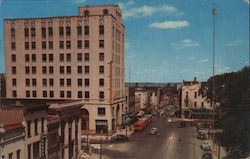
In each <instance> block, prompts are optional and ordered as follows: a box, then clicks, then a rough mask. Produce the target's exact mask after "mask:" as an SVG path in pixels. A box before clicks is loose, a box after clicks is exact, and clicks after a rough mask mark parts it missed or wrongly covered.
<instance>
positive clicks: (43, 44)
mask: <svg viewBox="0 0 250 159" xmlns="http://www.w3.org/2000/svg"><path fill="white" fill-rule="evenodd" d="M42 49H43V50H46V41H42Z"/></svg>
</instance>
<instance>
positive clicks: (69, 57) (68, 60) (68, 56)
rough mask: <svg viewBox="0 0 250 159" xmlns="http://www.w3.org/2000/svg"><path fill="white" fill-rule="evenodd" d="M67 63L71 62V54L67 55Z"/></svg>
mask: <svg viewBox="0 0 250 159" xmlns="http://www.w3.org/2000/svg"><path fill="white" fill-rule="evenodd" d="M66 61H67V62H70V61H71V54H70V53H68V54H66Z"/></svg>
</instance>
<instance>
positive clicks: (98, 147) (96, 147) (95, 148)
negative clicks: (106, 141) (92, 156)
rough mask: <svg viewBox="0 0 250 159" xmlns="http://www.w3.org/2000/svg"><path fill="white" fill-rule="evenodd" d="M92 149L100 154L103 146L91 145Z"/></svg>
mask: <svg viewBox="0 0 250 159" xmlns="http://www.w3.org/2000/svg"><path fill="white" fill-rule="evenodd" d="M90 146H91V149H92V151H93V152H95V153H100V151H101V145H100V144H91V145H90Z"/></svg>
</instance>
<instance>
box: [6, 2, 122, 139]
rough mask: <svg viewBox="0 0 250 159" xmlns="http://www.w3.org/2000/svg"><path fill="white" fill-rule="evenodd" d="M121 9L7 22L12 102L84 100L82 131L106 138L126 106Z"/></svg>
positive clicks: (102, 8)
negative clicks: (93, 131)
mask: <svg viewBox="0 0 250 159" xmlns="http://www.w3.org/2000/svg"><path fill="white" fill-rule="evenodd" d="M121 15H122V14H121V11H120V9H119V6H118V5H108V6H93V7H92V6H84V7H79V9H78V15H77V16H62V17H47V18H21V19H5V20H4V33H5V39H4V41H5V44H4V46H5V54H6V56H5V57H6V58H5V63H6V85H7V87H6V88H7V90H6V93H7V98H12V99H45V100H48V99H49V100H52V101H53V100H79V99H81V100H83V103H84V105H83V107H82V114H83V117H82V129H83V130H95V132H96V133H105V134H106V133H107V130H109V132H110V131H111V130H114V129H115V127H116V126H117V125H120V124H121V122H122V121H121V116H122V110H123V107H124V93H125V85H124V72H125V71H124V63H125V62H124V56H125V55H124V42H125V37H124V31H125V27H124V25H123V24H122V16H121Z"/></svg>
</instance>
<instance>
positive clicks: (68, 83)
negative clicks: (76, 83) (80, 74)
mask: <svg viewBox="0 0 250 159" xmlns="http://www.w3.org/2000/svg"><path fill="white" fill-rule="evenodd" d="M67 86H68V87H70V86H71V79H69V78H68V79H67Z"/></svg>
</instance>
